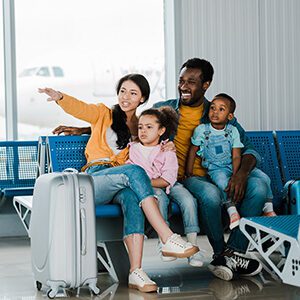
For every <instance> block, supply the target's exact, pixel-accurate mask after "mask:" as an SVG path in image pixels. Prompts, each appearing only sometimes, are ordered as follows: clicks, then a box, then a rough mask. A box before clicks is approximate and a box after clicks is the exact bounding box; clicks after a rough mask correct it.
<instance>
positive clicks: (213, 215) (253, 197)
mask: <svg viewBox="0 0 300 300" xmlns="http://www.w3.org/2000/svg"><path fill="white" fill-rule="evenodd" d="M183 184H184V186H185V187H186V188H187V189H188V190H189V191H190V192H191V193H192V194H193V195H194V196H195V197H196V198H197V200H198V205H199V209H200V218H202V220H203V224H204V226H205V232H206V234H207V237H208V239H209V242H210V244H211V246H212V248H213V251H214V254H215V255H218V254H221V253H222V252H223V251H224V249H225V248H226V244H225V241H224V236H223V233H224V232H223V231H224V230H223V225H222V196H221V192H220V190H219V189H218V188H217V187H216V186H215V185H214V184H212V183H210V182H209V180H208V178H207V177H200V176H197V177H190V178H187V179H185V180H184V182H183ZM267 192H268V187H267V184H266V183H265V182H264V181H262V180H261V179H259V178H256V177H249V178H248V182H247V188H246V192H245V197H244V199H243V200H242V201H241V203H238V204H237V209H238V211H239V213H240V215H241V216H242V217H253V216H259V215H261V213H262V209H263V206H264V204H265V201H266V197H267ZM227 246H228V247H229V248H231V249H233V250H235V251H238V252H242V253H245V252H246V250H247V247H248V240H247V238H246V237H245V236H244V235H243V233H242V232H241V231H240V229H239V228H238V227H237V228H235V229H234V230H233V231H232V232H231V234H230V236H229V239H228V241H227Z"/></svg>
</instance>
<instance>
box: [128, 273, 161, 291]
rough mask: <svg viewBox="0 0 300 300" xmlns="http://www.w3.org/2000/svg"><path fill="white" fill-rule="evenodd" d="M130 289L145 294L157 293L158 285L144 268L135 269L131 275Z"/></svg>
mask: <svg viewBox="0 0 300 300" xmlns="http://www.w3.org/2000/svg"><path fill="white" fill-rule="evenodd" d="M128 287H129V288H131V289H136V290H139V291H140V292H144V293H150V292H156V291H157V285H156V283H155V282H154V281H153V280H151V279H150V278H149V277H148V275H147V274H146V273H145V272H144V271H143V270H142V268H140V269H135V270H134V271H132V272H131V273H129V277H128Z"/></svg>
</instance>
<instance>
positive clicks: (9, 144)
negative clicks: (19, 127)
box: [0, 141, 38, 196]
mask: <svg viewBox="0 0 300 300" xmlns="http://www.w3.org/2000/svg"><path fill="white" fill-rule="evenodd" d="M37 150H38V142H37V141H1V142H0V190H1V191H2V193H3V194H4V195H5V196H12V195H13V191H14V190H15V191H16V192H17V193H18V195H20V194H22V189H23V191H24V194H23V195H28V194H30V193H32V188H33V186H34V183H35V179H36V176H37V170H38V165H37Z"/></svg>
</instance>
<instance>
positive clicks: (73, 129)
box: [52, 125, 91, 135]
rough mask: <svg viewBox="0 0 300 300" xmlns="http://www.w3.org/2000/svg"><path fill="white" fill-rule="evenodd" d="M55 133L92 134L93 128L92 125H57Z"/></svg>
mask: <svg viewBox="0 0 300 300" xmlns="http://www.w3.org/2000/svg"><path fill="white" fill-rule="evenodd" d="M52 133H53V134H57V135H59V134H61V133H63V134H64V135H82V134H90V133H91V128H90V127H82V128H80V127H72V126H64V125H60V126H58V127H56V128H55V129H54V130H53V131H52Z"/></svg>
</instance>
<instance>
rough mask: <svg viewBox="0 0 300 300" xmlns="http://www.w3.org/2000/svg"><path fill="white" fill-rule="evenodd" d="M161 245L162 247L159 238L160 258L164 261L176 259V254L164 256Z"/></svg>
mask: <svg viewBox="0 0 300 300" xmlns="http://www.w3.org/2000/svg"><path fill="white" fill-rule="evenodd" d="M161 247H162V244H161V241H160V240H158V244H157V250H158V253H159V256H160V259H161V260H162V261H163V262H170V261H174V260H176V259H177V257H174V256H163V255H162V253H161Z"/></svg>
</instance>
